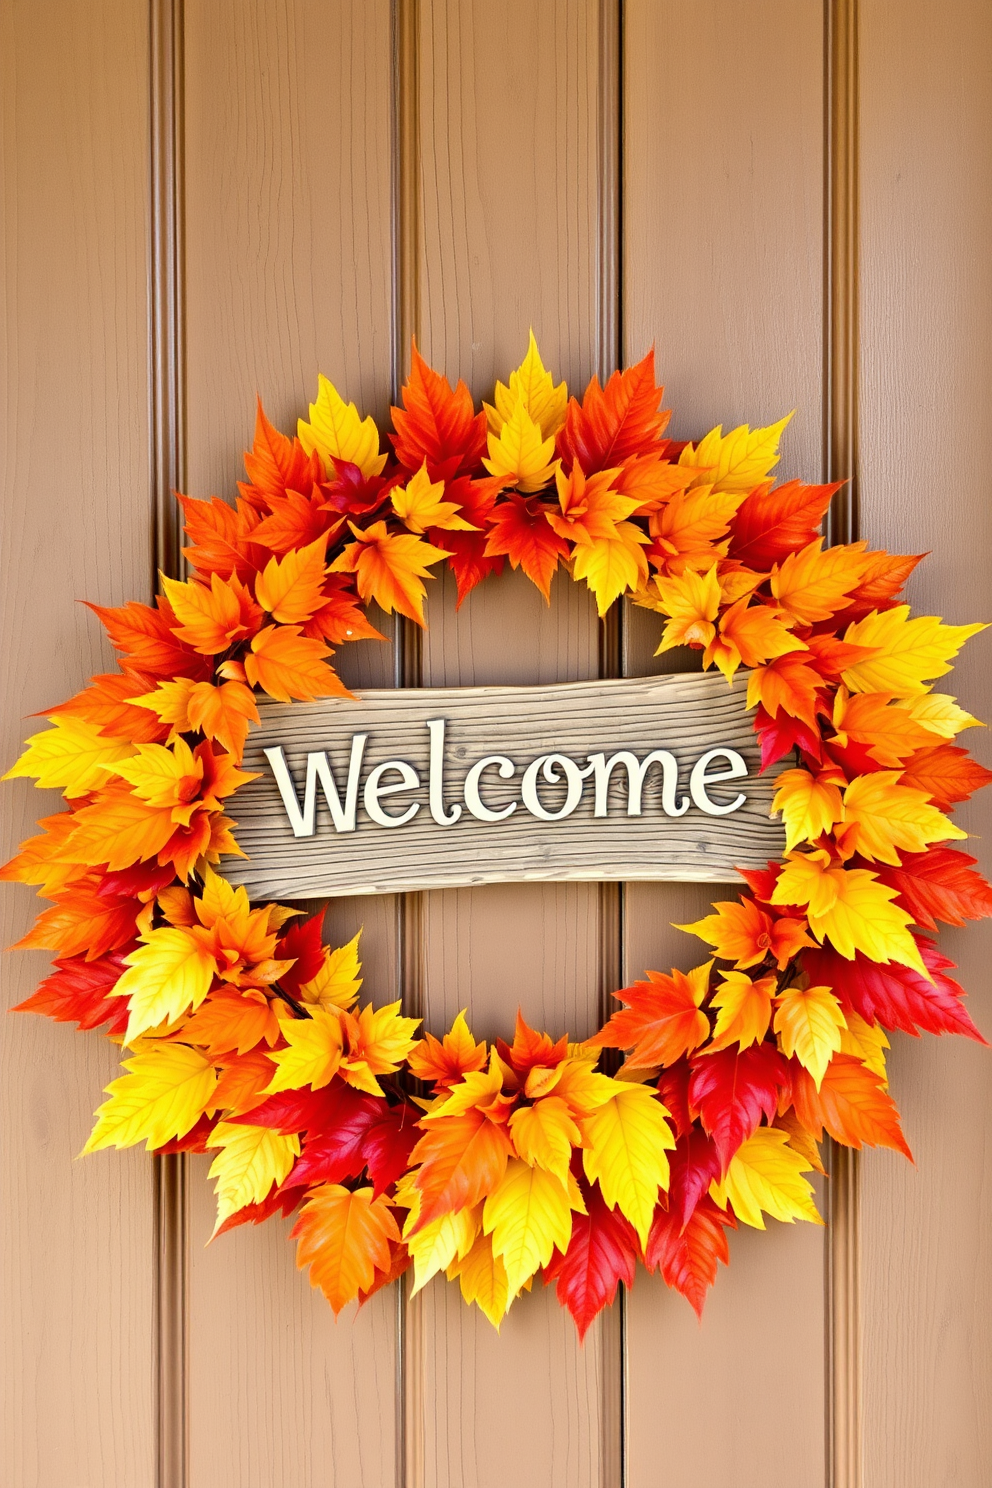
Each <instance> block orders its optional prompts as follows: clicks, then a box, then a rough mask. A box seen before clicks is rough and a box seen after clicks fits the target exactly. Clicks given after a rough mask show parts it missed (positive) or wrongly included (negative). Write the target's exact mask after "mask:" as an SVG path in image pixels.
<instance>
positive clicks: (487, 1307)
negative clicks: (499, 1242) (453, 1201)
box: [447, 1234, 513, 1332]
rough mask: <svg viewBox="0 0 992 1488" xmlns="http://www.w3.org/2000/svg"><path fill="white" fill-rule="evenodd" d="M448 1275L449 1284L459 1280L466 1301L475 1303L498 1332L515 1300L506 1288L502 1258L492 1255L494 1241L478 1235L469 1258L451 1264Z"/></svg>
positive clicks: (486, 1236) (483, 1235)
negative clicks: (511, 1303)
mask: <svg viewBox="0 0 992 1488" xmlns="http://www.w3.org/2000/svg"><path fill="white" fill-rule="evenodd" d="M447 1276H448V1279H449V1280H450V1281H454V1280H456V1278H457V1280H458V1283H459V1285H460V1287H461V1293H462V1296H463V1298H464V1299H465V1301H466V1302H468V1303H469V1304H471V1303H473V1302H474V1303H475V1304H476V1306H477V1307H478V1308H479V1310H480V1312H481V1313H482V1314H483V1316H484V1317H486V1318H488V1319H489V1321H490V1322H491V1323H492V1325H493V1327H494V1328H495V1329H496V1331H497V1332H498V1331H499V1325H500V1323H501V1322H502V1321H503V1318H504V1317H505V1316H506V1311H507V1308H508V1307H509V1305H510V1302H511V1301H512V1300H513V1299H512V1297H511V1296H510V1293H509V1287H508V1286H507V1281H506V1268H505V1266H504V1265H503V1262H502V1260H501V1258H500V1257H499V1256H497V1255H494V1254H493V1247H492V1240H491V1238H490V1237H489V1236H488V1235H485V1234H480V1235H478V1236H477V1238H476V1241H475V1244H474V1245H473V1246H472V1249H471V1250H470V1251H469V1253H468V1255H467V1256H465V1257H464V1258H463V1259H461V1260H459V1259H457V1258H456V1259H455V1260H454V1261H452V1263H451V1265H450V1266H449V1267H448V1268H447Z"/></svg>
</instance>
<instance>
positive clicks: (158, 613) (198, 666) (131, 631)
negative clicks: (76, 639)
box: [85, 595, 211, 681]
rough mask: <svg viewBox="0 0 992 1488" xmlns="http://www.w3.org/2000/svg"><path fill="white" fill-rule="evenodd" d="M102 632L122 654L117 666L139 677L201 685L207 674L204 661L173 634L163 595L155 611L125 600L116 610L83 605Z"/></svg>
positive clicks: (173, 618) (207, 665) (174, 622)
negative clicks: (189, 679) (188, 679)
mask: <svg viewBox="0 0 992 1488" xmlns="http://www.w3.org/2000/svg"><path fill="white" fill-rule="evenodd" d="M85 603H86V605H87V608H88V609H91V610H92V611H93V613H94V615H96V616H97V617H98V618H99V619H100V620H101V621H102V622H103V625H104V627H105V628H106V631H107V635H108V636H109V637H110V643H111V645H112V646H113V647H114V649H115V651H120V652H121V653H122V659H121V666H122V668H123V669H124V671H126V672H130V673H132V674H133V675H135V676H140V677H165V678H168V679H170V680H171V679H173V678H175V677H193V678H194V679H197V680H201V681H205V680H206V679H207V678H208V677H209V676H210V673H211V663H210V660H209V659H208V657H206V656H204V655H200V654H199V653H198V652H196V651H194V650H193V648H192V647H191V646H187V645H185V644H184V642H183V641H181V640H180V639H179V637H178V636H177V635H176V633H175V628H176V625H177V620H176V616H175V615H174V614H173V611H172V608H171V606H170V605H169V602H168V600H167V599H165V597H164V596H163V595H159V596H158V598H157V599H156V601H155V606H156V607H155V609H151V608H149V606H148V605H144V604H139V603H138V601H137V600H135V599H131V600H128V602H127V604H126V605H122V606H121V607H120V609H116V610H108V609H105V608H104V607H103V606H102V605H95V604H90V603H89V602H88V601H85Z"/></svg>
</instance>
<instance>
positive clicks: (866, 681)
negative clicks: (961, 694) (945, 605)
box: [843, 605, 986, 698]
mask: <svg viewBox="0 0 992 1488" xmlns="http://www.w3.org/2000/svg"><path fill="white" fill-rule="evenodd" d="M985 629H986V627H985V626H984V625H944V624H943V622H942V621H941V620H939V619H937V618H936V617H935V616H933V615H918V616H916V617H915V619H911V618H910V610H909V605H897V606H896V607H895V609H892V610H882V611H880V612H879V611H872V613H871V614H870V615H867V616H866V617H865V618H864V620H856V621H855V622H854V624H853V625H849V626H848V627H847V630H846V631H845V632H844V640H845V641H848V642H850V643H852V644H854V645H858V646H872V647H874V649H875V655H874V656H871V657H869V658H867V659H866V660H864V661H859V662H856V663H855V664H854V666H852V667H848V669H847V670H846V671H845V672H844V674H843V676H844V682H845V684H846V685H847V687H849V688H850V690H851V691H852V692H887V693H888V694H889V696H890V697H896V698H909V697H914V696H915V695H916V694H918V693H924V692H927V691H928V690H929V689H928V688H927V686H926V684H927V682H930V681H932V680H933V679H934V678H935V677H943V676H944V674H945V673H946V672H949V671H950V670H951V660H952V658H953V657H955V656H956V655H957V654H958V652H959V651H960V649H961V647H962V646H963V645H964V643H965V641H966V640H968V638H969V636H973V635H977V634H978V632H979V631H980V630H985Z"/></svg>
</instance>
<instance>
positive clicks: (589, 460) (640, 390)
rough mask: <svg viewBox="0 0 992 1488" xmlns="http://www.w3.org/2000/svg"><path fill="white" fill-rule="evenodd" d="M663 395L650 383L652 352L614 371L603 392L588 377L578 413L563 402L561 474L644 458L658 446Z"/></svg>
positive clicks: (664, 415)
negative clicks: (565, 470) (578, 468)
mask: <svg viewBox="0 0 992 1488" xmlns="http://www.w3.org/2000/svg"><path fill="white" fill-rule="evenodd" d="M663 392H664V389H663V388H660V387H657V386H656V384H655V380H654V348H652V349H651V350H650V351H649V352H648V354H647V356H645V357H643V358H642V360H641V361H639V362H637V363H636V364H635V365H634V366H633V367H628V368H627V369H626V371H624V372H614V373H613V375H612V377H611V378H610V379H609V381H608V382H607V384H606V387H605V388H604V387H601V386H600V383H599V378H598V377H593V379H592V381H591V382H590V384H589V386H588V387H587V388H586V390H585V393H584V394H583V398H582V406H581V408H580V406H579V404H578V403H577V402H576V400H575V399H574V398H570V399H569V400H568V411H567V413H566V414H565V424H564V427H563V428H562V429H560V430H559V433H558V452H559V454H560V455H561V457H562V460H563V462H564V464H565V467H566V469H568V470H571V468H572V466H573V464H576V463H578V464H579V465H581V466H582V469H583V470H584V471H585V473H586V474H587V475H592V474H594V473H595V472H596V471H599V470H605V469H606V468H607V467H608V466H610V465H619V464H620V463H621V462H622V461H623V460H627V459H629V458H630V457H631V456H632V455H645V454H650V453H651V452H652V450H654V449H656V448H657V446H658V445H659V444H660V443H661V437H662V434H663V433H664V430H665V426H666V424H667V423H668V420H669V417H670V414H669V411H668V410H667V409H662V408H661V407H660V405H661V398H662V394H663Z"/></svg>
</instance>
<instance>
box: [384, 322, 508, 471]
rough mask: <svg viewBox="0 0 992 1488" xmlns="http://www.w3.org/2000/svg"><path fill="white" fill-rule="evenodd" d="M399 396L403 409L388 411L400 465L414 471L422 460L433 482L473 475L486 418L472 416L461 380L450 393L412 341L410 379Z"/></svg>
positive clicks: (481, 450) (482, 444) (481, 449)
mask: <svg viewBox="0 0 992 1488" xmlns="http://www.w3.org/2000/svg"><path fill="white" fill-rule="evenodd" d="M400 396H401V398H402V399H403V408H394V409H393V410H392V415H393V426H394V427H395V429H396V433H395V434H391V435H390V438H391V439H392V441H393V445H394V447H395V449H396V458H397V459H398V460H399V462H400V464H401V465H403V466H405V468H406V469H407V470H408V471H415V470H419V469H420V467H421V465H422V464H423V463H424V461H425V460H426V461H427V473H428V475H429V476H430V478H431V480H432V481H439V480H452V479H454V477H455V476H456V475H471V474H472V472H473V470H475V469H476V467H477V466H478V465H479V462H480V460H481V459H482V455H483V453H484V451H485V448H486V415H485V414H484V413H479V414H477V413H476V412H475V406H474V404H473V402H472V394H471V393H470V392H469V390H468V388H467V387H466V386H465V384H464V382H459V384H458V386H457V387H456V388H455V389H454V390H453V391H452V387H451V384H450V383H449V382H448V379H447V378H446V377H442V376H441V375H440V374H439V373H438V372H434V371H433V370H432V369H431V368H430V367H428V365H427V363H426V362H425V361H424V359H423V357H422V356H421V355H420V353H419V351H418V350H417V344H416V342H414V345H413V364H412V366H411V369H410V376H409V378H408V379H407V381H406V383H405V384H404V387H403V391H402V393H401V394H400ZM404 409H405V410H406V411H405V412H404Z"/></svg>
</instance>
